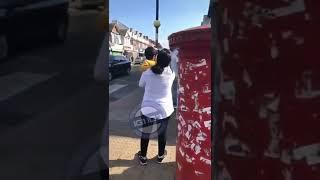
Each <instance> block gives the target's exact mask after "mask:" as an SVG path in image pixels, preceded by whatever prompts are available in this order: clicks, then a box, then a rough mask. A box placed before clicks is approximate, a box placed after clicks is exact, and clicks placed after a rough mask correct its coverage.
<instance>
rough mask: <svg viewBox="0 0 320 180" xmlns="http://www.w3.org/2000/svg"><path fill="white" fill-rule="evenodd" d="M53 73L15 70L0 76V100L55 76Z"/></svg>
mask: <svg viewBox="0 0 320 180" xmlns="http://www.w3.org/2000/svg"><path fill="white" fill-rule="evenodd" d="M56 75H57V73H55V74H51V75H50V74H36V73H28V72H15V73H11V74H9V75H6V76H2V77H0V86H1V88H0V101H4V100H7V99H8V98H10V97H12V96H15V95H17V94H19V93H21V92H23V91H26V90H28V89H30V88H31V87H33V86H35V85H37V84H39V83H42V82H44V81H47V80H48V79H50V78H52V77H54V76H56Z"/></svg>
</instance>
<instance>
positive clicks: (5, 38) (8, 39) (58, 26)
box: [0, 0, 69, 59]
mask: <svg viewBox="0 0 320 180" xmlns="http://www.w3.org/2000/svg"><path fill="white" fill-rule="evenodd" d="M68 7H69V1H68V0H60V1H56V0H23V1H22V0H1V1H0V59H5V58H6V57H8V55H9V52H12V50H13V49H15V47H17V46H18V45H20V44H22V43H28V42H33V41H34V38H39V37H41V38H42V37H43V38H51V39H54V40H55V41H57V42H64V40H65V39H66V36H67V32H68V22H69V15H68Z"/></svg>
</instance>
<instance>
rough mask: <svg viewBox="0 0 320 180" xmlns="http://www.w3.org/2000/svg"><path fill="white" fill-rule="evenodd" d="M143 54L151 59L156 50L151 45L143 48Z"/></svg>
mask: <svg viewBox="0 0 320 180" xmlns="http://www.w3.org/2000/svg"><path fill="white" fill-rule="evenodd" d="M144 55H145V56H146V58H147V59H152V58H153V56H155V55H157V51H156V50H155V49H154V48H153V47H151V46H149V47H147V48H146V49H145V50H144Z"/></svg>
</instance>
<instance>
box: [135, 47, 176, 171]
mask: <svg viewBox="0 0 320 180" xmlns="http://www.w3.org/2000/svg"><path fill="white" fill-rule="evenodd" d="M170 62H171V56H170V51H169V50H167V49H163V50H161V51H159V52H158V55H157V61H156V64H155V65H154V66H152V67H151V68H150V69H148V70H146V71H145V72H143V73H142V75H141V78H140V81H139V86H140V87H143V88H144V89H145V91H144V96H143V101H142V107H147V106H148V104H153V105H156V106H157V107H159V109H157V112H160V114H161V115H160V117H159V116H158V119H157V121H159V122H160V123H161V126H162V127H161V128H159V129H161V131H160V132H158V156H157V162H158V163H161V162H162V160H163V159H164V157H165V155H166V152H165V146H166V130H167V126H168V121H169V119H170V116H171V115H172V113H173V112H174V108H173V101H172V91H171V88H172V84H173V81H174V79H175V73H174V71H173V70H172V69H171V68H170V66H169V65H170ZM141 113H142V116H141V118H142V119H144V120H145V121H144V122H150V121H148V120H147V119H148V118H149V119H150V118H153V116H151V115H149V112H147V110H144V108H142V109H141ZM158 115H159V114H158ZM144 127H145V126H144ZM148 144H149V136H142V137H141V142H140V151H139V152H138V154H137V155H138V158H139V162H140V164H141V165H146V164H147V157H146V155H147V149H148Z"/></svg>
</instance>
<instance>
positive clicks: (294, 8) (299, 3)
mask: <svg viewBox="0 0 320 180" xmlns="http://www.w3.org/2000/svg"><path fill="white" fill-rule="evenodd" d="M305 9H306V8H305V5H304V0H294V1H292V2H291V4H290V5H289V6H287V7H281V8H277V9H273V10H272V13H273V14H274V15H275V16H276V17H281V16H288V15H291V14H295V13H300V12H304V11H305Z"/></svg>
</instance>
